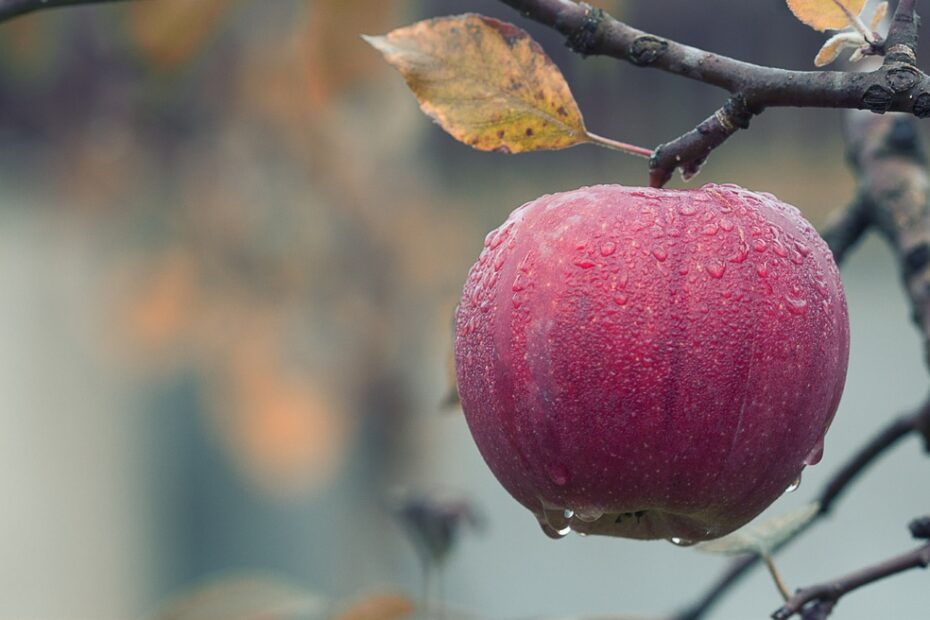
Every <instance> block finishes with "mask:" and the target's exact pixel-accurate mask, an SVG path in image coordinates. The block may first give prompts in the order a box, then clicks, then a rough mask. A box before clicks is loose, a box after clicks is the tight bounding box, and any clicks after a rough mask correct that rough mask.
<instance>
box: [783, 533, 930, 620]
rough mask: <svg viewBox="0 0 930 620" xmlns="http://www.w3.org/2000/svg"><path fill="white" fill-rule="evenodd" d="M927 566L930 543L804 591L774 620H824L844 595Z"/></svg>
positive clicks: (786, 603) (788, 602)
mask: <svg viewBox="0 0 930 620" xmlns="http://www.w3.org/2000/svg"><path fill="white" fill-rule="evenodd" d="M927 566H930V543H927V544H924V545H921V546H920V547H917V548H916V549H913V550H911V551H908V552H906V553H902V554H900V555H896V556H894V557H892V558H889V559H887V560H885V561H883V562H879V563H878V564H874V565H872V566H867V567H865V568H862V569H859V570H857V571H854V572H852V573H849V574H848V575H844V576H842V577H837V578H836V579H831V580H830V581H827V582H824V583H822V584H818V585H815V586H810V587H807V588H802V589H800V590H798V591H797V592H796V593H795V594H794V596H792V597H791V598H790V599H788V600H787V601H786V602H785V604H784V605H783V606H782V607H781V608H779V609H778V611H776V612H775V613H773V614H772V618H774V620H788V618H791V617H792V616H794V615H795V614H800V615H801V616H802V617H803V618H804V620H823V619H824V618H826V617H827V616H829V615H830V612H832V611H833V607H834V606H835V605H836V603H837V602H838V601H839V599H840V598H841V597H842V596H843V595H845V594H847V593H849V592H852V591H853V590H856V589H858V588H861V587H862V586H865V585H868V584H870V583H874V582H876V581H879V580H881V579H884V578H885V577H890V576H892V575H897V574H898V573H902V572H904V571H906V570H910V569H912V568H927Z"/></svg>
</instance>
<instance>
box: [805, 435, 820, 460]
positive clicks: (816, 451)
mask: <svg viewBox="0 0 930 620" xmlns="http://www.w3.org/2000/svg"><path fill="white" fill-rule="evenodd" d="M822 458H823V439H821V440H820V441H818V442H817V443H816V444H815V445H814V447H813V449H811V451H810V453H808V455H807V456H806V457H804V464H805V465H816V464H817V463H819V462H820V460H821V459H822Z"/></svg>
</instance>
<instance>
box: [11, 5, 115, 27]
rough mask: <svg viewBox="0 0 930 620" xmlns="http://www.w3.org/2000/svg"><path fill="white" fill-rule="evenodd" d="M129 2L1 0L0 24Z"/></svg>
mask: <svg viewBox="0 0 930 620" xmlns="http://www.w3.org/2000/svg"><path fill="white" fill-rule="evenodd" d="M129 1H131V0H0V23H3V22H5V21H9V20H11V19H13V18H14V17H19V16H21V15H27V14H28V13H33V12H35V11H40V10H43V9H55V8H64V7H71V6H78V5H83V4H110V3H113V2H129Z"/></svg>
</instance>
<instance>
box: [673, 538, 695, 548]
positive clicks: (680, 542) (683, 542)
mask: <svg viewBox="0 0 930 620" xmlns="http://www.w3.org/2000/svg"><path fill="white" fill-rule="evenodd" d="M667 540H668V541H669V542H670V543H672V544H673V545H675V546H676V547H690V546H692V545H696V544H697V541H696V540H688V539H687V538H678V537H677V536H672V537H671V538H668V539H667Z"/></svg>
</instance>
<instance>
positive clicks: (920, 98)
mask: <svg viewBox="0 0 930 620" xmlns="http://www.w3.org/2000/svg"><path fill="white" fill-rule="evenodd" d="M914 116H916V117H917V118H927V117H928V116H930V92H927V91H924V92H922V93H920V94H919V95H917V99H916V100H915V101H914Z"/></svg>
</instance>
